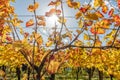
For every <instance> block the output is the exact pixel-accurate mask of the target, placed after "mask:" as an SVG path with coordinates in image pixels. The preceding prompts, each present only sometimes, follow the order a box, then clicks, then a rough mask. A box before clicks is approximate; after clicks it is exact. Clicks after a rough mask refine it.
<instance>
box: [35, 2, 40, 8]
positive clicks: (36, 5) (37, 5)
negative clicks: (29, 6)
mask: <svg viewBox="0 0 120 80" xmlns="http://www.w3.org/2000/svg"><path fill="white" fill-rule="evenodd" d="M38 7H39V3H38V2H36V3H35V4H34V9H35V10H36V9H37V8H38Z"/></svg>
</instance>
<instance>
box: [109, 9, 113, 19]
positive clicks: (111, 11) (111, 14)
mask: <svg viewBox="0 0 120 80" xmlns="http://www.w3.org/2000/svg"><path fill="white" fill-rule="evenodd" d="M113 13H114V9H113V8H112V9H111V10H110V11H109V12H108V15H109V16H110V17H111V16H113Z"/></svg>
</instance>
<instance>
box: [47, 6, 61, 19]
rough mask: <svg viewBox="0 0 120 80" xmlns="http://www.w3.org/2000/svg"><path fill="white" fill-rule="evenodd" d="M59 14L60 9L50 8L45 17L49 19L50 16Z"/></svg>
mask: <svg viewBox="0 0 120 80" xmlns="http://www.w3.org/2000/svg"><path fill="white" fill-rule="evenodd" d="M60 14H61V10H60V9H54V8H52V9H50V11H49V12H46V13H45V16H47V17H50V16H52V15H60Z"/></svg>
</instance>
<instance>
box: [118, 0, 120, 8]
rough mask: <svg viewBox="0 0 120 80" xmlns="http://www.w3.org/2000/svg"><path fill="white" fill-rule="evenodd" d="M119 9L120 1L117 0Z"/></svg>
mask: <svg viewBox="0 0 120 80" xmlns="http://www.w3.org/2000/svg"><path fill="white" fill-rule="evenodd" d="M117 5H118V8H119V9H120V0H117Z"/></svg>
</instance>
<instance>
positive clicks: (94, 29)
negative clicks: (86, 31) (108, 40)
mask: <svg viewBox="0 0 120 80" xmlns="http://www.w3.org/2000/svg"><path fill="white" fill-rule="evenodd" d="M90 31H91V33H92V34H104V33H105V30H104V29H102V28H100V27H95V26H93V27H92V28H91V29H90Z"/></svg>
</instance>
